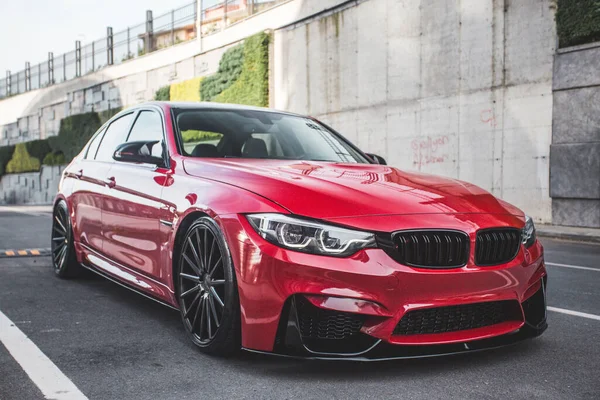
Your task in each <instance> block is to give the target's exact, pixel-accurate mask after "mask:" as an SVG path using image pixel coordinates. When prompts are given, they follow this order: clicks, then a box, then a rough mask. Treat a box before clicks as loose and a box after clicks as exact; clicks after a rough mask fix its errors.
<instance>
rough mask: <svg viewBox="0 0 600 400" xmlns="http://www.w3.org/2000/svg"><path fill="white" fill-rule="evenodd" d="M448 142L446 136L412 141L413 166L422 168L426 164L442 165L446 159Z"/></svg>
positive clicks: (448, 139)
mask: <svg viewBox="0 0 600 400" xmlns="http://www.w3.org/2000/svg"><path fill="white" fill-rule="evenodd" d="M449 141H450V138H449V137H448V135H442V136H427V137H425V138H419V139H414V140H413V141H412V142H411V148H412V150H413V165H415V166H417V167H422V166H423V165H428V164H439V163H443V162H444V161H446V160H447V159H448V153H447V147H448V142H449Z"/></svg>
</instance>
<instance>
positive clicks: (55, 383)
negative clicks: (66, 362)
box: [0, 311, 87, 400]
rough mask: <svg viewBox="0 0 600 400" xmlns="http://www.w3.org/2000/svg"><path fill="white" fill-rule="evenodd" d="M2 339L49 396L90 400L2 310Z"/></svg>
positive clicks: (0, 324) (0, 322)
mask: <svg viewBox="0 0 600 400" xmlns="http://www.w3.org/2000/svg"><path fill="white" fill-rule="evenodd" d="M0 342H2V344H4V346H5V347H6V349H7V350H8V352H9V353H10V354H11V355H12V357H13V358H14V359H15V360H16V361H17V362H18V363H19V365H20V366H21V368H23V370H24V371H25V373H27V375H28V376H29V378H30V379H31V380H32V381H33V383H35V385H36V386H37V387H38V388H39V389H40V390H41V392H42V394H43V395H44V397H46V399H54V400H87V397H85V395H84V394H83V393H81V392H80V391H79V389H77V386H75V384H73V382H71V380H70V379H69V378H67V377H66V376H65V375H64V374H63V373H62V372H61V371H60V369H58V367H57V366H56V365H54V363H53V362H52V361H51V360H50V359H49V358H48V357H46V355H45V354H44V353H42V351H41V350H40V349H39V348H38V347H37V346H36V345H35V343H33V342H32V341H31V340H30V339H29V338H28V337H27V335H25V334H24V333H23V332H22V331H21V330H20V329H19V328H17V326H16V325H15V324H14V323H13V322H12V321H11V320H10V319H8V317H7V316H6V315H4V313H2V311H0Z"/></svg>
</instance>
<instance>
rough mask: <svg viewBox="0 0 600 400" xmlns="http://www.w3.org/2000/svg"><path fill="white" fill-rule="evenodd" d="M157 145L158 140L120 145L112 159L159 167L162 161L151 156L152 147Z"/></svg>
mask: <svg viewBox="0 0 600 400" xmlns="http://www.w3.org/2000/svg"><path fill="white" fill-rule="evenodd" d="M157 143H159V141H158V140H153V141H151V142H146V141H141V142H128V143H123V144H120V145H119V146H117V149H116V150H115V153H114V154H113V159H115V160H117V161H122V162H130V163H144V164H155V165H161V164H162V163H163V159H162V158H161V157H155V156H153V155H152V147H153V146H155V145H156V144H157Z"/></svg>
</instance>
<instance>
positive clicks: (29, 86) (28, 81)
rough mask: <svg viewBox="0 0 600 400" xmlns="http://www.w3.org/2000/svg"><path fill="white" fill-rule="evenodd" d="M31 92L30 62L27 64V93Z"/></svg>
mask: <svg viewBox="0 0 600 400" xmlns="http://www.w3.org/2000/svg"><path fill="white" fill-rule="evenodd" d="M30 90H31V64H29V61H27V62H26V63H25V91H26V92H29V91H30Z"/></svg>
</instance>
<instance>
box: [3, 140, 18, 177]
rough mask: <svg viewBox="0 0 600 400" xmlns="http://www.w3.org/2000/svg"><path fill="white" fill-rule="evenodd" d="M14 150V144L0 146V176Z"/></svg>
mask: <svg viewBox="0 0 600 400" xmlns="http://www.w3.org/2000/svg"><path fill="white" fill-rule="evenodd" d="M14 152H15V146H2V147H0V176H2V175H4V172H5V171H6V164H8V162H9V161H10V159H11V158H12V156H13V153H14Z"/></svg>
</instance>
